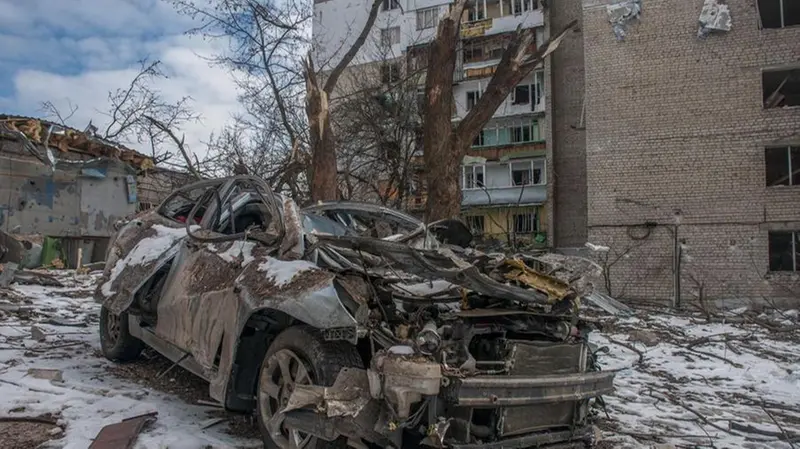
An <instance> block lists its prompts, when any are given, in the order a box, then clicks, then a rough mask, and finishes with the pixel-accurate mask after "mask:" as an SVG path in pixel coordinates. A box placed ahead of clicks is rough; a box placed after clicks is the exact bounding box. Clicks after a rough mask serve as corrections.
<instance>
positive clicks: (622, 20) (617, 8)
mask: <svg viewBox="0 0 800 449" xmlns="http://www.w3.org/2000/svg"><path fill="white" fill-rule="evenodd" d="M606 11H607V12H608V21H609V22H611V28H612V29H613V30H614V35H615V36H616V37H617V40H618V41H624V40H625V36H626V35H627V34H628V24H629V23H630V21H631V20H633V19H638V18H639V16H640V15H641V14H642V0H625V1H622V2H617V3H614V4H611V5H608V6H606Z"/></svg>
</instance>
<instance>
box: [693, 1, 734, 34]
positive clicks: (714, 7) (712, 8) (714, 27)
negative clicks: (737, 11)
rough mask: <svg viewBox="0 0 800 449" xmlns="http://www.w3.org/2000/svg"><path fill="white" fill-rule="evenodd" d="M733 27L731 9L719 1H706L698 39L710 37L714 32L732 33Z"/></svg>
mask: <svg viewBox="0 0 800 449" xmlns="http://www.w3.org/2000/svg"><path fill="white" fill-rule="evenodd" d="M731 26H732V21H731V10H730V7H729V6H728V5H726V4H724V3H720V1H719V0H705V3H703V10H702V11H700V29H699V30H697V37H700V38H703V37H706V36H708V35H709V34H710V33H711V32H712V31H730V30H731Z"/></svg>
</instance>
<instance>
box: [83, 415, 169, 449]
mask: <svg viewBox="0 0 800 449" xmlns="http://www.w3.org/2000/svg"><path fill="white" fill-rule="evenodd" d="M157 415H158V412H151V413H146V414H144V415H139V416H134V417H132V418H128V419H125V420H123V421H122V422H119V423H116V424H110V425H108V426H105V427H103V428H102V429H100V433H98V434H97V436H96V437H95V439H94V441H93V442H92V444H91V445H90V446H89V449H129V448H131V447H133V444H134V443H135V442H136V439H137V438H138V437H139V433H140V432H141V431H142V429H144V427H145V426H146V425H148V424H150V423H152V422H154V421H155V420H156V416H157Z"/></svg>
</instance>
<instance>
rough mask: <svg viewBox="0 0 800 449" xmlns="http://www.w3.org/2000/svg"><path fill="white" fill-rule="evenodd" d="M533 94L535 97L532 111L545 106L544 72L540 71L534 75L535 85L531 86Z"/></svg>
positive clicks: (532, 102)
mask: <svg viewBox="0 0 800 449" xmlns="http://www.w3.org/2000/svg"><path fill="white" fill-rule="evenodd" d="M531 94H532V96H533V99H532V101H531V110H532V111H535V110H536V109H538V108H539V107H542V106H544V101H543V100H544V72H541V71H540V72H536V73H535V74H534V83H533V85H531Z"/></svg>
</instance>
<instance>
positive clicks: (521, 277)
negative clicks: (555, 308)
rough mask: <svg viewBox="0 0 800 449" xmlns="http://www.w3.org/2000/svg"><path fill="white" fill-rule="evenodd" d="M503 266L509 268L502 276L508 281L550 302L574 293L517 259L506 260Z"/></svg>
mask: <svg viewBox="0 0 800 449" xmlns="http://www.w3.org/2000/svg"><path fill="white" fill-rule="evenodd" d="M503 266H506V267H509V268H511V270H510V271H508V272H507V273H505V274H504V277H505V278H506V279H508V280H509V281H516V282H519V283H520V284H524V285H527V286H528V287H531V288H533V289H536V290H538V291H540V292H542V293H544V294H546V295H547V299H548V300H549V301H550V302H557V301H560V300H562V299H564V298H566V297H567V296H568V295H570V294H574V293H575V292H574V291H573V290H572V289H571V288H570V286H569V284H567V283H566V282H564V281H562V280H560V279H557V278H555V277H553V276H548V275H546V274H542V273H539V272H538V271H535V270H533V269H532V268H530V267H529V266H527V265H525V263H524V262H523V261H521V260H519V259H506V260H505V261H503Z"/></svg>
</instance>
